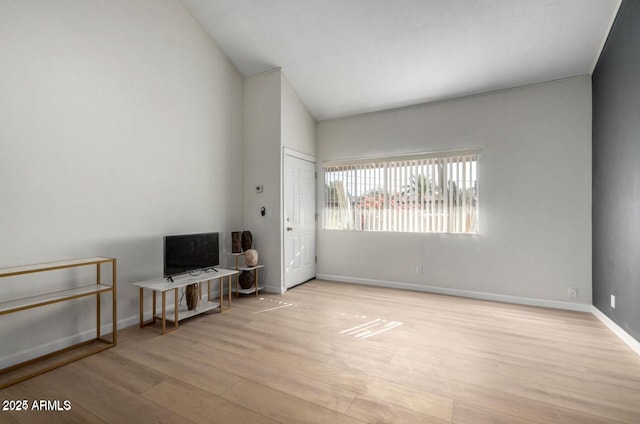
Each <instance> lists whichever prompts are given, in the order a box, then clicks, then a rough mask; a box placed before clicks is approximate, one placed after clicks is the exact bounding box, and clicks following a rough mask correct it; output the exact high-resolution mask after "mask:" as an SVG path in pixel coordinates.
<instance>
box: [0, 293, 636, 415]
mask: <svg viewBox="0 0 640 424" xmlns="http://www.w3.org/2000/svg"><path fill="white" fill-rule="evenodd" d="M233 300H234V303H233V308H232V309H231V310H229V311H227V312H224V313H222V314H219V313H212V314H207V315H204V316H200V317H196V318H193V319H190V320H188V321H185V322H182V323H181V324H180V328H179V329H178V331H176V332H174V333H171V334H168V335H165V336H161V335H160V334H159V330H158V329H157V328H155V329H154V328H150V327H147V328H145V329H139V328H137V327H132V328H128V329H126V330H124V331H121V332H119V333H118V335H119V345H118V346H117V347H116V348H113V349H110V350H108V351H105V352H102V353H99V354H97V355H94V356H91V357H89V358H86V359H83V360H81V361H78V362H75V363H72V364H70V365H67V366H65V367H63V368H60V369H58V370H55V371H52V372H49V373H47V374H44V375H42V376H39V377H36V378H33V379H31V380H28V381H26V382H24V383H20V384H18V385H15V386H12V387H9V388H7V389H4V390H2V391H0V400H6V399H13V400H18V399H27V400H29V402H33V400H39V399H45V400H69V401H70V402H71V406H72V408H71V411H68V412H34V411H29V412H12V413H9V412H0V422H8V423H14V422H17V423H29V424H31V423H38V422H43V423H45V422H46V423H53V422H61V423H62V422H64V423H69V422H78V423H102V422H108V423H157V422H168V423H172V422H175V423H185V422H186V423H188V422H202V423H212V422H213V423H450V422H453V423H492V424H495V423H544V424H547V423H618V422H623V423H640V356H638V355H637V354H636V353H635V352H633V351H632V350H631V349H630V348H629V347H628V346H626V345H625V344H624V343H623V342H621V341H620V340H619V339H618V338H617V337H616V336H615V335H614V334H613V333H611V332H610V331H609V330H608V329H607V328H606V327H605V326H604V325H603V324H602V323H600V322H599V321H598V320H597V319H596V318H595V317H593V316H592V315H591V314H587V313H578V312H568V311H561V310H553V309H543V308H536V307H527V306H518V305H510V304H502V303H496V302H486V301H478V300H471V299H463V298H456V297H449V296H439V295H432V294H426V293H416V292H410V291H401V290H393V289H383V288H375V287H366V286H357V285H349V284H340V283H333V282H326V281H317V280H316V281H311V282H309V283H306V284H304V285H302V286H299V287H297V288H295V289H293V290H290V291H289V292H287V293H285V294H284V295H271V294H265V295H264V296H260V297H255V296H247V297H241V298H240V299H237V300H236V298H234V299H233Z"/></svg>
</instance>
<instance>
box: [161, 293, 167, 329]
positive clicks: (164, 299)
mask: <svg viewBox="0 0 640 424" xmlns="http://www.w3.org/2000/svg"><path fill="white" fill-rule="evenodd" d="M166 312H167V292H166V291H163V292H162V334H163V335H164V334H165V333H166V330H167V317H166V316H165V313H166Z"/></svg>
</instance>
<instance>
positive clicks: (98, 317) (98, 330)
mask: <svg viewBox="0 0 640 424" xmlns="http://www.w3.org/2000/svg"><path fill="white" fill-rule="evenodd" d="M99 338H100V293H98V294H96V339H99Z"/></svg>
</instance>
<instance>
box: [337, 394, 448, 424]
mask: <svg viewBox="0 0 640 424" xmlns="http://www.w3.org/2000/svg"><path fill="white" fill-rule="evenodd" d="M347 415H349V416H351V417H353V418H357V419H359V420H360V421H363V422H366V423H371V424H395V423H416V424H445V423H449V422H451V421H450V417H449V418H448V419H444V420H443V419H439V418H436V417H433V416H430V415H424V414H421V413H420V412H417V411H415V410H412V409H408V408H403V407H401V406H398V405H396V404H393V403H389V402H386V401H385V400H383V399H377V398H371V397H365V396H358V398H357V399H356V400H355V401H354V402H353V404H352V405H351V407H350V408H349V410H348V411H347Z"/></svg>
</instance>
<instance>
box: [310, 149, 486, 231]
mask: <svg viewBox="0 0 640 424" xmlns="http://www.w3.org/2000/svg"><path fill="white" fill-rule="evenodd" d="M478 155H479V151H478V150H465V151H457V152H446V153H438V154H423V155H411V156H402V157H393V158H384V159H369V160H357V161H348V162H346V161H345V162H333V163H325V164H324V165H323V169H324V185H325V195H324V211H323V228H324V229H329V230H355V231H394V232H417V233H468V234H477V233H478Z"/></svg>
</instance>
